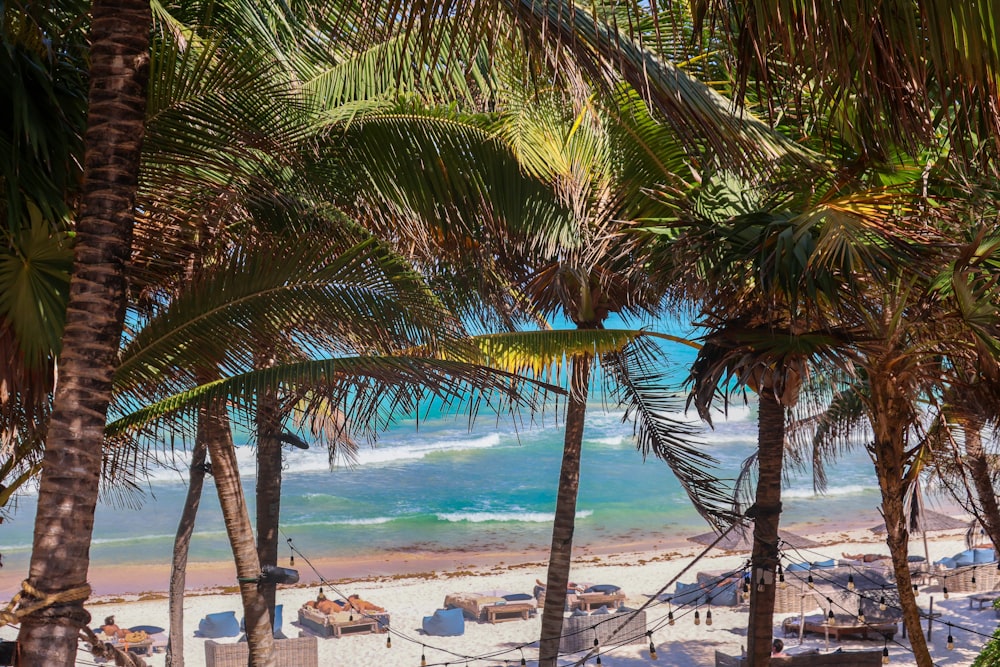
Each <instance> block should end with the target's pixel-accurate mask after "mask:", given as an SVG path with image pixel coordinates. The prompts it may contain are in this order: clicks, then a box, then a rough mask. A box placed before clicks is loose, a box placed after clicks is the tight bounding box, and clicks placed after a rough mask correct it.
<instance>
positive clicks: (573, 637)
mask: <svg viewBox="0 0 1000 667" xmlns="http://www.w3.org/2000/svg"><path fill="white" fill-rule="evenodd" d="M595 638H596V639H597V640H598V642H599V643H600V644H601V645H604V644H609V645H610V644H614V645H615V646H617V645H621V644H645V643H646V642H648V641H649V638H648V637H647V636H646V612H645V611H636V610H634V609H627V608H625V607H619V608H618V610H617V611H615V612H612V611H610V610H608V609H607V608H603V609H599V610H597V611H595V612H593V613H591V614H588V613H587V612H584V611H581V610H577V611H574V612H573V613H572V614H570V615H569V616H567V617H566V618H565V619H563V630H562V638H561V639H560V640H559V651H560V652H562V653H576V652H577V651H584V650H588V649H591V648H593V647H594V639H595Z"/></svg>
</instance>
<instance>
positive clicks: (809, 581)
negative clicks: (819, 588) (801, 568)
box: [806, 572, 816, 588]
mask: <svg viewBox="0 0 1000 667" xmlns="http://www.w3.org/2000/svg"><path fill="white" fill-rule="evenodd" d="M806 583H807V584H809V588H813V587H814V585H815V583H816V582H815V581H813V576H812V573H811V572H810V573H809V578H808V579H806Z"/></svg>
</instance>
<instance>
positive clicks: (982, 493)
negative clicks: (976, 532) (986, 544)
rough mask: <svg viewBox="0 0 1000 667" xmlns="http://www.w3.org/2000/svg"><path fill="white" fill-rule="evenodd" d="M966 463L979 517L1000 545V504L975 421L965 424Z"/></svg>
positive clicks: (996, 543) (989, 533)
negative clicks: (999, 503)
mask: <svg viewBox="0 0 1000 667" xmlns="http://www.w3.org/2000/svg"><path fill="white" fill-rule="evenodd" d="M965 463H966V465H967V466H968V469H969V476H970V477H972V486H973V487H974V488H975V491H976V496H977V499H978V501H979V503H978V504H979V511H978V512H977V518H978V519H979V522H980V523H981V524H982V525H983V530H985V531H986V534H987V535H989V537H990V540H992V542H993V544H994V545H995V546H1000V505H998V504H997V495H996V491H995V490H994V488H993V475H991V474H990V462H989V459H988V458H987V457H986V451H985V450H984V449H983V436H982V433H981V432H980V430H979V426H978V425H977V424H975V423H967V424H966V425H965Z"/></svg>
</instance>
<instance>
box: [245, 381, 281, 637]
mask: <svg viewBox="0 0 1000 667" xmlns="http://www.w3.org/2000/svg"><path fill="white" fill-rule="evenodd" d="M279 416H280V415H279V414H278V404H277V398H276V396H275V394H274V392H273V391H265V392H263V393H262V394H261V397H260V400H259V401H258V403H257V557H258V558H259V559H260V564H261V567H263V566H265V565H277V564H278V525H279V523H278V522H279V517H280V512H281V441H280V440H279V439H278V430H279V427H280V421H279ZM259 588H260V593H261V595H262V596H263V597H264V600H265V601H266V602H267V607H268V609H269V610H270V617H271V618H274V599H275V589H276V586H275V584H274V583H270V582H269V583H263V584H261V585H260V587H259ZM247 618H248V619H249V616H248V617H247Z"/></svg>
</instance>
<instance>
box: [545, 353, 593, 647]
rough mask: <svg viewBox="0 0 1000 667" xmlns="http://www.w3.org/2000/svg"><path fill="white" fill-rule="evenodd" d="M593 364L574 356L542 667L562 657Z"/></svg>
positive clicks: (586, 356)
mask: <svg viewBox="0 0 1000 667" xmlns="http://www.w3.org/2000/svg"><path fill="white" fill-rule="evenodd" d="M592 361H593V356H592V355H590V354H580V355H577V356H575V357H573V369H572V371H571V373H572V381H571V383H570V394H569V403H568V405H567V408H566V434H565V437H564V441H563V457H562V469H561V470H560V472H559V492H558V494H557V496H556V513H555V519H554V521H553V525H552V547H551V549H550V551H549V571H548V575H547V578H546V580H545V606H544V608H543V609H542V632H541V641H540V642H539V648H538V665H539V667H555V665H556V658H557V657H558V655H559V638H560V637H561V636H562V628H563V610H564V609H565V608H566V588H567V586H568V585H569V569H570V561H571V559H572V557H573V529H574V524H575V523H576V498H577V492H578V491H579V488H580V454H581V450H582V449H583V427H584V422H585V420H586V416H587V395H588V393H589V390H590V366H591V363H592Z"/></svg>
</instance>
